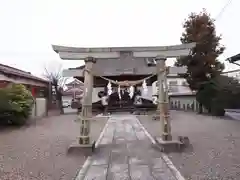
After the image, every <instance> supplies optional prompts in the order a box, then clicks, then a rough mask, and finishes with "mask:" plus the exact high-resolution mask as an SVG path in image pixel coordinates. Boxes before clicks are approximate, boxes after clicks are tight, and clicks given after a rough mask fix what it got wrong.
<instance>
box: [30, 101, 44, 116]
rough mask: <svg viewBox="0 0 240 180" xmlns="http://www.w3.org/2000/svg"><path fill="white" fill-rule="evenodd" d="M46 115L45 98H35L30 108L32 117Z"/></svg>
mask: <svg viewBox="0 0 240 180" xmlns="http://www.w3.org/2000/svg"><path fill="white" fill-rule="evenodd" d="M46 115H47V100H46V99H45V98H36V100H35V104H34V105H33V108H32V118H36V117H44V116H46Z"/></svg>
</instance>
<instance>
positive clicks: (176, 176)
mask: <svg viewBox="0 0 240 180" xmlns="http://www.w3.org/2000/svg"><path fill="white" fill-rule="evenodd" d="M137 122H138V124H139V125H140V126H141V128H142V130H143V131H144V133H145V134H146V136H147V137H148V138H149V139H150V140H151V142H152V143H153V144H156V141H155V140H154V138H153V137H152V136H151V135H150V134H149V133H148V132H147V130H146V129H145V127H144V126H143V125H142V124H141V122H140V121H139V120H138V118H137ZM162 159H163V160H164V161H165V163H166V164H167V166H168V167H169V169H170V170H171V171H172V172H173V174H174V175H175V178H176V179H177V180H185V178H184V177H183V176H182V175H181V173H180V172H179V171H178V170H177V168H176V167H175V166H174V165H173V163H172V161H171V160H170V159H169V158H168V156H167V155H166V154H164V153H162Z"/></svg>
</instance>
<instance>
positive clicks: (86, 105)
mask: <svg viewBox="0 0 240 180" xmlns="http://www.w3.org/2000/svg"><path fill="white" fill-rule="evenodd" d="M95 62H96V60H95V59H94V58H93V57H88V58H86V59H85V68H86V71H84V96H83V103H82V112H81V124H80V137H79V144H80V145H82V146H89V145H91V141H90V136H89V134H90V120H91V118H92V91H93V75H92V73H91V70H92V66H93V63H95Z"/></svg>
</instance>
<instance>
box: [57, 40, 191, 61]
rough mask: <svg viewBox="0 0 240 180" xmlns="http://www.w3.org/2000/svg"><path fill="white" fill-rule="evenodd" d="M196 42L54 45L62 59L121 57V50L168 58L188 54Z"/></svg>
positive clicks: (134, 53)
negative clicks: (170, 44) (86, 46)
mask: <svg viewBox="0 0 240 180" xmlns="http://www.w3.org/2000/svg"><path fill="white" fill-rule="evenodd" d="M195 46H196V43H187V44H180V45H173V46H147V47H100V48H80V47H67V46H58V45H52V47H53V50H54V51H55V52H56V53H58V54H59V56H60V58H61V59H67V60H79V59H84V58H86V57H89V56H91V57H94V58H98V59H107V58H119V57H120V52H132V53H133V57H156V56H158V55H162V56H164V57H166V58H171V57H179V56H186V55H188V54H189V52H190V51H191V49H192V48H194V47H195Z"/></svg>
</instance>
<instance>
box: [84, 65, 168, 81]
mask: <svg viewBox="0 0 240 180" xmlns="http://www.w3.org/2000/svg"><path fill="white" fill-rule="evenodd" d="M168 70H169V67H165V68H164V69H162V70H160V71H158V72H157V73H154V74H151V75H150V76H148V77H145V78H143V79H140V80H135V81H115V80H112V79H109V78H106V77H104V76H100V75H97V74H93V75H94V76H98V77H100V78H102V79H104V80H106V81H109V82H110V83H112V84H116V85H118V86H135V85H137V84H141V83H143V82H144V81H146V80H148V79H150V78H152V77H153V76H155V75H157V74H158V73H162V72H164V71H168ZM85 71H87V72H88V73H91V72H90V70H88V69H84V71H83V73H84V72H85Z"/></svg>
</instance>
